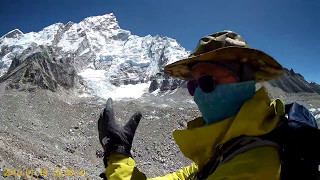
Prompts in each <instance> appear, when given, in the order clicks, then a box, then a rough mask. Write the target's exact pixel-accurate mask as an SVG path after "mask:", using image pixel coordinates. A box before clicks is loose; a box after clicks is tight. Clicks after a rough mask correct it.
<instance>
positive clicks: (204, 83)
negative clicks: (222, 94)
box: [198, 76, 215, 93]
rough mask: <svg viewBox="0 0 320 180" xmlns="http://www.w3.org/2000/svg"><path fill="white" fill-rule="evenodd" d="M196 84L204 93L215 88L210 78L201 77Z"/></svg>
mask: <svg viewBox="0 0 320 180" xmlns="http://www.w3.org/2000/svg"><path fill="white" fill-rule="evenodd" d="M198 84H199V87H200V88H201V89H202V91H204V92H206V93H209V92H211V91H213V89H214V88H215V83H214V80H213V78H212V76H203V77H201V78H199V79H198Z"/></svg>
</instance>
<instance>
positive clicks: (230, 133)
mask: <svg viewBox="0 0 320 180" xmlns="http://www.w3.org/2000/svg"><path fill="white" fill-rule="evenodd" d="M283 115H284V105H283V103H282V102H281V101H280V100H276V101H274V102H273V103H271V102H270V99H269V97H268V94H267V92H266V91H265V89H264V88H261V89H259V90H258V91H257V92H256V93H255V94H254V96H253V97H252V98H251V99H249V100H248V101H246V102H245V103H244V105H243V106H242V107H241V109H240V111H239V112H238V114H237V115H236V116H233V117H230V118H228V119H225V120H223V121H220V122H217V123H215V124H212V125H209V126H203V124H204V123H203V121H204V120H203V119H202V118H197V119H195V120H194V121H191V122H190V123H188V129H186V130H176V131H174V132H173V136H174V139H175V140H176V142H177V144H178V146H179V147H180V150H181V151H182V153H183V154H184V155H185V156H186V157H188V158H190V159H191V160H193V162H195V163H196V164H197V165H198V166H199V168H200V169H201V168H202V167H203V166H204V165H205V163H206V162H207V161H208V160H209V159H210V158H211V157H212V156H213V154H214V152H215V147H216V146H218V145H220V144H223V143H225V142H227V141H229V140H231V139H232V138H235V137H238V136H241V135H247V136H259V135H263V134H266V133H268V132H270V131H271V130H272V129H274V128H275V126H276V125H277V124H278V122H279V120H280V117H281V116H283ZM199 125H200V126H199ZM191 126H193V127H191ZM194 126H195V127H194Z"/></svg>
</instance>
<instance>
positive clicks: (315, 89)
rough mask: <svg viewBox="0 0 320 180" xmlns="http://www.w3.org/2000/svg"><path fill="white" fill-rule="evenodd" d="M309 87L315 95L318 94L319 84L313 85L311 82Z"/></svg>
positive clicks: (319, 90) (319, 91) (319, 92)
mask: <svg viewBox="0 0 320 180" xmlns="http://www.w3.org/2000/svg"><path fill="white" fill-rule="evenodd" d="M310 86H311V87H312V89H313V90H314V91H315V92H316V93H318V94H320V85H319V84H317V83H315V82H311V83H310Z"/></svg>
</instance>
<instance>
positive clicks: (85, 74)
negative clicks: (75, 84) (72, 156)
mask: <svg viewBox="0 0 320 180" xmlns="http://www.w3.org/2000/svg"><path fill="white" fill-rule="evenodd" d="M106 73H107V71H105V70H94V69H86V70H84V71H82V72H81V73H79V74H78V75H79V76H81V77H82V78H84V79H86V80H91V81H101V80H104V79H106V76H105V74H106Z"/></svg>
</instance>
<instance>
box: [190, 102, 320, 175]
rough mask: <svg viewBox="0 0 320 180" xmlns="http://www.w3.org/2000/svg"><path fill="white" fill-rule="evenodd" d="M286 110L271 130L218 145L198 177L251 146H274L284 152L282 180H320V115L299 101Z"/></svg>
mask: <svg viewBox="0 0 320 180" xmlns="http://www.w3.org/2000/svg"><path fill="white" fill-rule="evenodd" d="M285 114H286V116H285V117H282V118H281V121H280V123H279V124H278V125H277V127H276V128H275V129H274V130H272V131H271V132H270V133H268V134H265V135H262V136H255V137H253V136H240V137H237V138H234V139H232V140H230V141H228V142H226V143H225V144H223V145H220V146H218V147H217V151H216V153H215V154H214V155H213V157H212V158H211V159H210V160H209V162H207V163H206V165H205V166H204V167H203V169H202V170H201V171H200V172H198V173H197V175H196V176H197V178H196V179H199V180H200V179H206V178H207V177H208V176H209V175H211V174H212V173H213V172H214V171H215V170H216V168H217V167H218V166H219V165H221V164H224V163H226V162H228V161H229V160H231V159H232V158H233V157H235V156H236V155H238V154H241V153H243V152H245V151H247V150H250V149H253V148H256V147H260V146H274V147H276V148H277V149H278V150H279V153H280V161H281V180H287V179H302V180H317V179H318V180H320V169H319V168H320V143H319V142H320V129H318V125H317V123H316V119H315V118H314V116H313V115H312V114H311V113H310V112H309V111H308V110H307V108H305V107H304V106H302V105H300V104H298V103H292V104H287V105H286V106H285Z"/></svg>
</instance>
